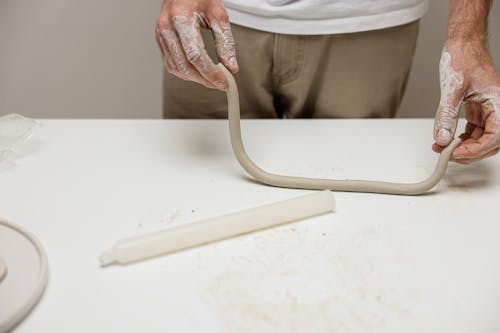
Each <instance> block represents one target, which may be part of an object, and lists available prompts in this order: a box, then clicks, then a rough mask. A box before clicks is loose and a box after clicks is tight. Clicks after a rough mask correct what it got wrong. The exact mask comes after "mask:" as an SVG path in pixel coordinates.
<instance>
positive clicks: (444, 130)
mask: <svg viewBox="0 0 500 333" xmlns="http://www.w3.org/2000/svg"><path fill="white" fill-rule="evenodd" d="M459 108H460V102H459V103H458V105H456V106H447V105H443V104H440V105H439V108H438V110H437V112H436V117H435V119H434V140H435V141H436V143H437V144H438V145H440V146H441V147H446V146H448V145H449V144H450V143H451V141H452V140H453V138H454V137H455V131H456V129H457V124H458V114H459Z"/></svg>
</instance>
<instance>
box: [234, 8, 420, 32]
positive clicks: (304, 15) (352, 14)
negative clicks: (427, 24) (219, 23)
mask: <svg viewBox="0 0 500 333" xmlns="http://www.w3.org/2000/svg"><path fill="white" fill-rule="evenodd" d="M224 4H225V6H226V8H227V10H228V13H229V18H230V20H231V22H233V23H236V24H239V25H242V26H245V27H249V28H253V29H258V30H263V31H269V32H276V33H282V34H298V35H323V34H338V33H349V32H360V31H368V30H376V29H384V28H389V27H394V26H398V25H402V24H405V23H409V22H413V21H416V20H418V19H420V18H421V17H422V16H424V14H425V13H426V11H427V7H428V0H224Z"/></svg>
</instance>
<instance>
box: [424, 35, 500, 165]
mask: <svg viewBox="0 0 500 333" xmlns="http://www.w3.org/2000/svg"><path fill="white" fill-rule="evenodd" d="M440 81H441V101H440V103H439V108H438V111H437V113H436V118H435V122H434V139H435V141H436V143H434V145H433V147H432V148H433V150H434V151H435V152H438V153H439V152H441V150H442V149H443V148H444V147H446V146H447V145H448V144H450V142H451V141H452V140H453V138H454V136H455V131H456V127H457V122H458V116H459V108H460V105H461V104H462V102H463V103H464V107H465V118H466V120H467V126H466V129H465V133H463V134H461V135H460V138H461V139H462V143H461V144H460V145H459V146H458V147H457V148H456V149H455V150H454V151H453V154H452V161H454V162H457V163H461V164H469V163H472V162H475V161H478V160H481V159H484V158H487V157H489V156H492V155H495V154H497V153H498V151H499V150H500V76H499V75H498V73H497V72H496V70H495V68H494V67H493V64H492V62H491V59H490V57H489V55H488V51H487V50H486V48H485V47H484V46H483V45H482V44H480V43H478V44H476V43H473V42H469V43H467V42H465V43H447V44H446V45H445V48H444V50H443V54H442V57H441V63H440Z"/></svg>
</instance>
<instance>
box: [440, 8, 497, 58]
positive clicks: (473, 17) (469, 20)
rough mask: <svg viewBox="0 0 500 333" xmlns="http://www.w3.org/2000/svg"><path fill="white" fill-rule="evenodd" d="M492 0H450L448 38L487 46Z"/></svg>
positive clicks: (453, 40)
mask: <svg viewBox="0 0 500 333" xmlns="http://www.w3.org/2000/svg"><path fill="white" fill-rule="evenodd" d="M489 11H490V0H450V18H449V21H448V34H447V40H448V41H449V42H459V43H460V42H461V43H474V44H476V46H482V47H484V48H486V44H487V34H488V33H487V31H488V14H489Z"/></svg>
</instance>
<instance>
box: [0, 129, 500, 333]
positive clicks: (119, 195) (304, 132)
mask: <svg viewBox="0 0 500 333" xmlns="http://www.w3.org/2000/svg"><path fill="white" fill-rule="evenodd" d="M41 122H42V123H43V125H44V126H43V127H42V128H41V129H39V130H38V132H37V133H36V135H35V137H34V138H33V140H32V141H30V142H28V143H26V144H25V145H24V146H23V148H22V149H21V151H20V153H19V154H18V155H17V158H16V159H15V160H14V161H13V162H14V164H13V165H10V166H5V165H4V167H3V168H1V169H0V216H2V217H3V218H5V219H8V220H10V221H11V222H13V223H16V224H19V225H22V226H24V227H26V228H27V229H28V230H30V231H32V232H33V233H35V234H36V235H38V236H39V238H40V239H41V240H42V242H43V243H44V245H45V247H46V249H47V252H48V256H49V261H50V278H49V286H48V288H47V290H46V293H45V295H44V297H43V298H42V300H41V302H40V303H39V305H38V306H37V307H36V308H35V310H34V311H33V312H32V314H31V315H30V316H29V317H28V318H27V319H26V320H25V321H24V322H23V323H22V324H21V325H20V326H19V327H18V328H17V329H16V330H15V331H16V333H24V332H259V333H261V332H287V333H289V332H377V333H379V332H394V333H400V332H405V333H408V332H419V333H420V332H454V333H461V332H464V333H470V332H474V333H496V332H499V331H500V316H499V315H498V313H499V308H500V286H499V284H500V241H499V236H500V220H499V214H500V210H499V205H500V158H498V157H497V158H492V159H489V160H487V161H483V162H480V163H477V164H474V165H471V166H459V165H456V164H452V165H450V168H449V170H448V172H447V174H446V177H445V179H444V181H443V182H441V184H440V185H439V186H438V187H437V188H436V190H435V191H434V192H433V193H432V194H429V195H425V196H419V197H405V196H391V195H376V194H357V193H337V194H336V201H337V210H336V212H335V213H334V214H330V215H325V216H322V217H317V218H314V219H310V220H307V221H303V222H299V223H294V224H291V225H287V226H283V227H279V228H276V229H273V230H268V231H265V232H260V233H256V234H252V235H247V236H244V237H240V238H236V239H231V240H227V241H224V242H220V243H217V244H213V245H207V246H203V247H200V248H196V249H192V250H188V251H184V252H180V253H176V254H173V255H170V256H166V257H161V258H157V259H154V260H150V261H146V262H142V263H139V264H134V265H130V266H124V267H120V266H114V267H109V268H104V269H103V268H100V267H99V265H98V257H99V255H100V254H101V252H102V251H103V250H105V249H107V248H108V247H110V246H111V245H113V243H114V242H115V241H116V240H118V239H120V238H124V237H129V236H134V235H137V234H140V233H144V232H148V231H151V230H157V229H163V228H167V227H169V226H172V225H178V224H182V223H188V222H191V221H195V220H198V219H202V218H205V217H209V216H214V215H218V214H222V213H227V212H230V211H235V210H239V209H243V208H247V207H252V206H255V205H258V204H263V203H269V202H273V201H277V200H282V199H286V198H291V197H294V196H298V195H301V194H305V193H306V192H307V191H300V190H289V189H278V188H272V187H267V186H263V185H259V184H257V183H255V182H252V181H250V180H249V179H248V177H246V175H245V173H244V171H243V170H242V169H241V168H240V166H239V165H238V164H237V162H236V160H235V158H234V157H233V155H232V152H231V149H230V144H229V135H228V132H227V123H226V122H225V121H161V120H41ZM243 134H244V140H245V142H246V145H247V147H248V151H249V154H250V155H251V156H252V157H253V158H254V159H255V161H256V162H257V163H258V164H260V165H261V166H262V167H263V168H265V169H269V170H270V171H276V172H282V173H287V174H295V175H309V176H318V177H319V176H322V177H336V178H370V179H384V180H392V181H416V180H420V179H422V178H424V177H425V176H427V175H428V174H429V173H430V172H431V170H432V169H433V167H434V164H435V161H436V160H437V155H436V154H434V153H432V152H431V150H430V145H431V143H432V121H431V120H283V121H272V120H260V121H259V120H254V121H245V122H244V123H243Z"/></svg>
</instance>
